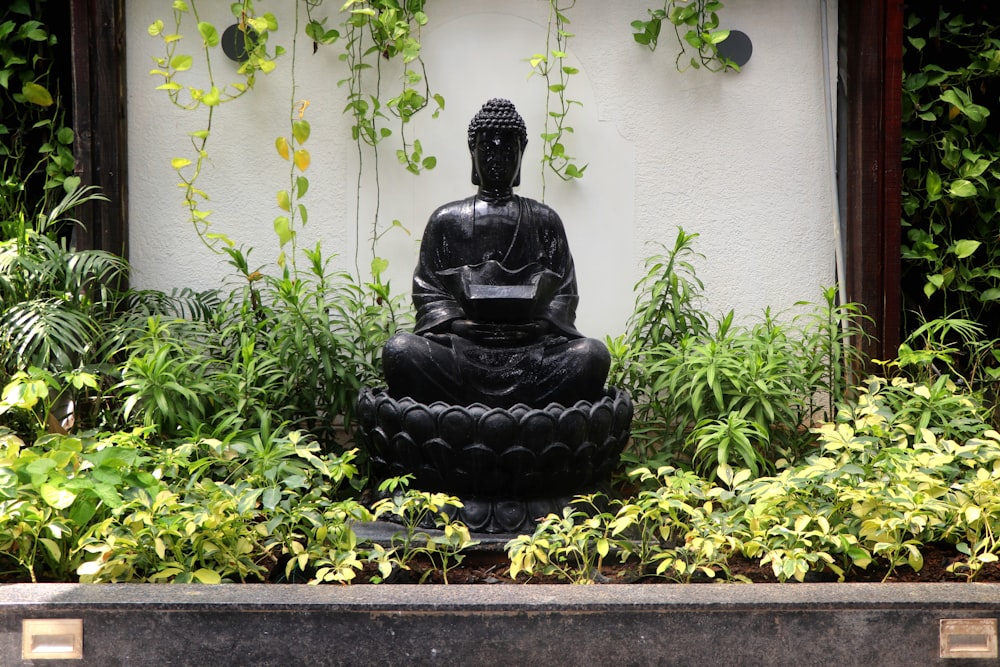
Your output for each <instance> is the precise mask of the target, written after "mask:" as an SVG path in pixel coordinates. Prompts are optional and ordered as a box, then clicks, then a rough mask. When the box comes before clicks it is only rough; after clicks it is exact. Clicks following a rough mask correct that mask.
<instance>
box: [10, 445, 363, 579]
mask: <svg viewBox="0 0 1000 667" xmlns="http://www.w3.org/2000/svg"><path fill="white" fill-rule="evenodd" d="M0 446H2V449H0V555H2V558H3V559H5V560H6V561H7V562H6V563H5V564H6V565H9V566H16V567H17V569H18V570H19V571H21V572H23V573H25V574H26V575H28V576H30V578H31V580H32V581H36V580H57V581H67V580H69V579H70V578H71V577H72V575H73V574H74V573H75V574H77V575H78V576H79V577H80V581H83V582H99V581H152V582H157V581H159V582H178V583H184V582H200V583H219V582H222V581H254V580H257V581H259V580H262V579H263V578H265V577H266V576H267V574H268V572H269V570H270V569H271V568H272V567H273V565H274V563H275V562H277V561H279V560H282V559H291V560H294V561H295V562H296V563H298V562H299V558H298V553H297V551H296V548H295V545H296V544H299V545H301V544H302V543H303V542H305V541H307V540H308V541H309V543H310V544H311V545H312V549H313V551H314V552H316V553H317V554H319V553H321V551H322V549H323V548H324V547H328V546H329V545H330V544H331V543H332V540H331V539H330V538H329V535H331V534H338V535H343V534H346V532H347V531H349V528H348V521H349V520H355V519H364V518H366V517H367V516H368V515H367V512H366V511H364V510H363V509H362V508H360V507H359V506H358V505H357V503H356V502H355V501H352V500H348V501H338V500H335V498H336V496H337V493H338V491H337V489H338V487H339V486H340V485H341V484H342V483H343V482H345V481H347V480H349V479H350V478H351V477H353V476H354V475H355V474H356V472H357V471H356V469H355V467H354V465H353V463H352V460H353V456H354V452H347V453H345V454H343V455H341V456H338V457H331V456H327V455H321V454H319V452H318V449H319V448H318V445H316V444H315V443H314V442H311V441H309V440H308V439H307V438H305V437H303V436H302V435H301V434H299V433H297V432H294V431H292V432H287V431H282V432H277V431H274V432H263V431H262V432H261V433H259V434H256V435H254V436H252V437H248V438H246V439H240V438H235V439H232V440H229V441H227V442H221V441H218V440H202V441H198V442H187V443H182V444H180V445H177V446H173V447H159V446H151V445H150V444H149V443H148V441H147V439H146V437H145V433H144V432H143V431H141V430H137V431H133V432H131V433H128V432H123V433H119V434H116V435H111V436H102V437H90V436H85V437H79V438H78V437H71V436H61V435H51V436H46V437H44V438H41V439H39V440H38V442H36V444H35V445H34V446H32V447H25V446H24V445H23V443H22V442H21V441H20V440H19V439H18V438H16V437H14V436H11V435H6V436H2V437H0ZM303 536H306V537H303ZM293 556H294V558H293ZM323 556H324V557H325V558H326V559H327V561H329V562H334V561H336V562H337V563H338V566H339V567H341V568H346V569H355V568H352V566H351V562H352V561H351V560H350V558H349V557H347V556H346V555H343V554H337V555H331V554H329V553H325V554H323ZM353 562H357V567H358V568H360V561H357V558H355V559H354V561H353ZM340 577H341V578H342V579H347V578H349V577H348V576H347V573H346V572H344V571H341V573H340Z"/></svg>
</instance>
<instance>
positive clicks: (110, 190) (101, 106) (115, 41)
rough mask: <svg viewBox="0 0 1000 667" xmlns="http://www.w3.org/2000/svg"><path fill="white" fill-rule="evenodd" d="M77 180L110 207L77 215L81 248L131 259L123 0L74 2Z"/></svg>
mask: <svg viewBox="0 0 1000 667" xmlns="http://www.w3.org/2000/svg"><path fill="white" fill-rule="evenodd" d="M69 9H70V18H71V28H70V30H71V42H72V52H73V104H72V113H73V120H72V124H73V129H74V131H75V134H76V139H75V141H74V144H73V150H74V153H75V156H76V158H77V162H76V175H77V176H79V177H80V179H81V181H82V183H83V185H96V186H97V187H98V188H100V190H101V192H102V193H103V194H104V195H105V196H106V197H108V199H110V200H111V201H109V202H89V203H87V204H85V205H83V206H81V207H80V209H78V210H77V211H76V217H77V218H78V219H79V220H80V222H81V223H82V227H81V228H78V229H77V230H76V232H75V233H74V241H75V243H76V246H77V248H80V249H84V248H95V249H101V250H107V251H109V252H113V253H115V254H117V255H121V256H123V257H126V258H127V257H128V227H127V214H128V197H127V182H126V181H127V178H126V177H127V174H128V171H127V164H128V163H127V152H126V116H125V99H126V96H125V7H124V2H123V0H70V8H69Z"/></svg>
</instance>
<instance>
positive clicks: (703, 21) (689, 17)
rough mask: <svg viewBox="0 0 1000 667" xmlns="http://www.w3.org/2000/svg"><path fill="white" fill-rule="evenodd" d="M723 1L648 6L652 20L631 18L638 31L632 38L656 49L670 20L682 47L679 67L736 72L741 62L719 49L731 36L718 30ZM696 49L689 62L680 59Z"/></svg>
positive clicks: (686, 0)
mask: <svg viewBox="0 0 1000 667" xmlns="http://www.w3.org/2000/svg"><path fill="white" fill-rule="evenodd" d="M722 7H723V4H722V3H721V2H719V1H718V0H664V3H663V9H648V10H646V11H647V12H648V13H649V20H648V21H643V20H642V19H638V20H635V21H632V29H633V30H635V32H634V33H633V34H632V38H633V39H635V41H636V42H637V43H639V44H642V45H643V46H647V47H649V50H650V51H655V50H656V46H657V43H658V41H659V38H660V31H661V29H662V27H663V22H664V21H667V22H668V23H670V24H672V25H673V27H674V34H675V35H676V36H677V43H678V44H680V47H681V50H680V51H679V52H678V53H677V59H676V60H675V61H674V65H675V66H676V67H677V70H678V71H684V70H685V69H687V68H688V67H693V68H695V69H699V68H701V67H705V69H707V70H709V71H711V72H721V71H725V70H727V69H733V70H736V71H737V72H738V71H739V70H740V66H739V65H737V64H736V63H735V62H733V61H732V60H731V59H729V58H726V57H725V56H724V55H722V54H721V53H719V44H720V43H721V42H724V41H725V40H726V39H728V38H729V31H728V30H719V14H718V11H719V10H720V9H722ZM689 47H690V48H691V49H693V50H694V55H692V56H691V57H690V60H689V61H688V64H686V65H681V60H682V59H683V58H684V56H685V55H686V54H687V52H688V48H689Z"/></svg>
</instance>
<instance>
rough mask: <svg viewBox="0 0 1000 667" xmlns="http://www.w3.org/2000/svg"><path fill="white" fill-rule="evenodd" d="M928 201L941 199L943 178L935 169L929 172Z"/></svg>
mask: <svg viewBox="0 0 1000 667" xmlns="http://www.w3.org/2000/svg"><path fill="white" fill-rule="evenodd" d="M927 199H928V200H929V201H936V200H938V199H941V177H940V176H938V173H937V172H936V171H934V170H933V169H931V170H929V171H928V172H927Z"/></svg>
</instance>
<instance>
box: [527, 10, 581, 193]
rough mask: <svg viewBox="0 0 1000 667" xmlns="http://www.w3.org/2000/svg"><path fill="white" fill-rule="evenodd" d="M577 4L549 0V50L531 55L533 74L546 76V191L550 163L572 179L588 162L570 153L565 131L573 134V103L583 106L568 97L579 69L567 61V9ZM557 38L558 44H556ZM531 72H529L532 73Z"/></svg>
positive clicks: (569, 34) (544, 162)
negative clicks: (570, 120) (570, 81)
mask: <svg viewBox="0 0 1000 667" xmlns="http://www.w3.org/2000/svg"><path fill="white" fill-rule="evenodd" d="M575 5H576V0H570V2H568V3H567V2H560V1H559V0H549V23H548V31H547V32H546V34H545V51H544V52H542V53H536V54H535V55H533V56H531V58H529V59H528V62H529V63H530V64H531V75H535V74H538V75H540V76H541V77H542V78H543V79H545V110H546V114H545V129H544V131H543V132H542V135H541V136H542V141H543V142H544V149H543V150H542V192H543V194H544V192H545V172H546V169H545V168H546V167H548V168H549V169H551V170H552V171H553V172H555V174H556V175H557V176H559V178H561V179H562V180H564V181H570V180H573V179H574V178H582V177H583V172H584V171H586V169H587V165H583V166H582V167H581V166H579V165H578V164H577V163H576V158H574V157H571V156H570V155H567V154H566V146H565V145H564V142H565V140H566V139H565V135H567V134H572V133H573V128H572V127H570V126H569V125H567V124H566V120H567V117H568V116H569V111H570V109H571V108H572V107H573V105H578V106H582V105H581V102H580V101H579V100H572V99H569V98H568V97H566V87H567V85H568V84H569V79H570V77H571V76H573V75H575V74H579V71H580V70H579V69H578V68H576V67H572V66H570V65H567V64H566V59H567V58H568V57H569V53H568V48H569V40H570V38H572V37H573V34H572V33H571V32H569V31H568V30H566V26H568V25H569V23H570V21H569V17H568V16H567V14H566V12H568V11H569V10H570V9H572V8H573V7H574V6H575ZM553 40H555V44H553V43H552V42H553ZM531 75H529V76H531Z"/></svg>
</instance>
